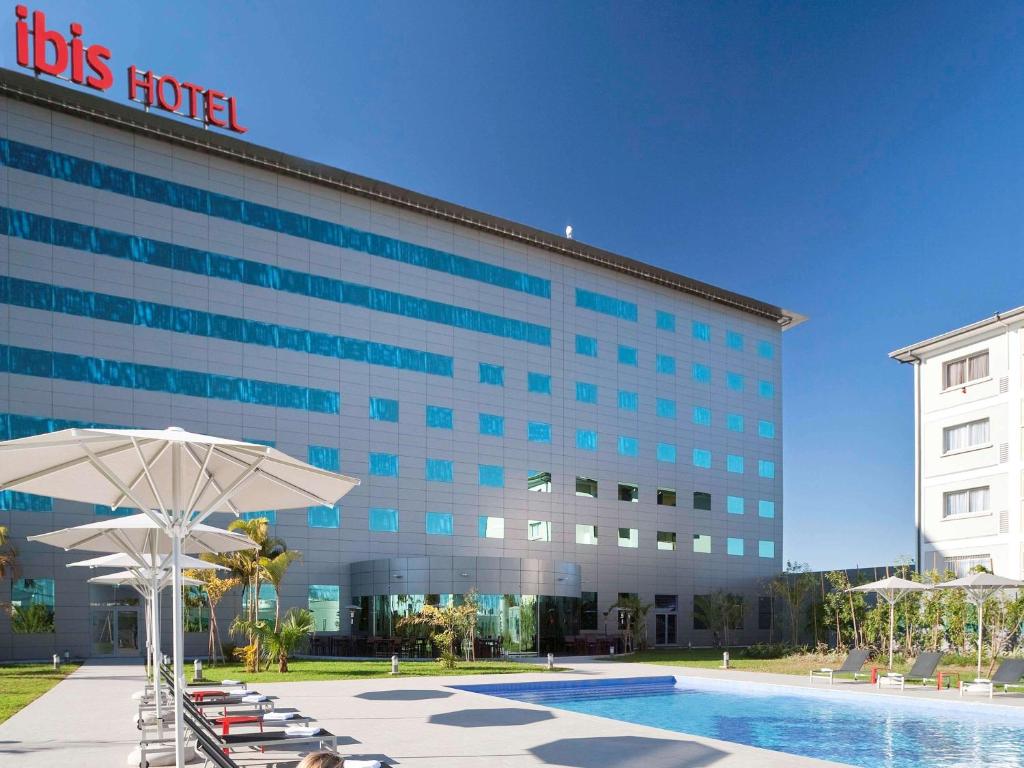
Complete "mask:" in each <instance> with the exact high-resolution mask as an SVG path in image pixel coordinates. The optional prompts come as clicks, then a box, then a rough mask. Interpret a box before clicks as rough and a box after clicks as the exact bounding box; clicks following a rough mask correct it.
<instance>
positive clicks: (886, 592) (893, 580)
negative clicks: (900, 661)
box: [849, 576, 928, 672]
mask: <svg viewBox="0 0 1024 768" xmlns="http://www.w3.org/2000/svg"><path fill="white" fill-rule="evenodd" d="M926 589H928V587H927V586H925V585H924V584H921V583H920V582H917V581H911V580H910V579H901V578H900V577H899V576H889V577H887V578H884V579H879V580H878V581H872V582H871V583H870V584H861V585H860V586H857V587H850V590H849V591H850V592H874V593H876V594H877V595H878V596H879V597H880V598H882V599H883V600H885V602H887V603H888V604H889V671H890V672H891V671H892V646H893V638H894V637H895V636H896V603H897V602H899V600H900V599H901V598H903V597H904V596H905V595H908V594H910V593H911V592H921V591H923V590H926Z"/></svg>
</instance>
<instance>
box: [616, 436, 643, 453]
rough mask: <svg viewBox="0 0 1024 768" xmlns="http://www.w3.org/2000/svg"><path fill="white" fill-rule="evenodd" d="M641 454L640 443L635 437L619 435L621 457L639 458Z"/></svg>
mask: <svg viewBox="0 0 1024 768" xmlns="http://www.w3.org/2000/svg"><path fill="white" fill-rule="evenodd" d="M639 454H640V443H639V441H638V440H637V439H636V438H635V437H626V436H624V435H619V455H620V456H638V455H639Z"/></svg>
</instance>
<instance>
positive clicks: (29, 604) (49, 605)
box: [9, 579, 56, 635]
mask: <svg viewBox="0 0 1024 768" xmlns="http://www.w3.org/2000/svg"><path fill="white" fill-rule="evenodd" d="M55 605H56V601H55V600H54V581H53V579H13V580H12V581H11V605H10V609H9V610H10V617H11V631H12V632H14V633H15V634H17V635H38V634H49V633H51V632H53V631H54V606H55Z"/></svg>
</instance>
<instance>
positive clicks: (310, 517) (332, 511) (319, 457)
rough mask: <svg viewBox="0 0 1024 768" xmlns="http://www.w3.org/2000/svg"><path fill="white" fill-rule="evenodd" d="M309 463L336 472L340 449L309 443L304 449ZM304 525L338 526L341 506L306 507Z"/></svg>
mask: <svg viewBox="0 0 1024 768" xmlns="http://www.w3.org/2000/svg"><path fill="white" fill-rule="evenodd" d="M306 457H307V459H308V460H309V463H310V464H312V465H313V466H314V467H319V468H320V469H327V470H330V471H331V472H337V471H338V470H339V469H340V466H341V451H339V450H338V449H337V448H331V447H328V446H326V445H311V446H309V447H308V448H307V450H306ZM306 525H308V526H309V527H310V528H340V527H341V507H340V506H339V505H335V506H333V507H307V508H306Z"/></svg>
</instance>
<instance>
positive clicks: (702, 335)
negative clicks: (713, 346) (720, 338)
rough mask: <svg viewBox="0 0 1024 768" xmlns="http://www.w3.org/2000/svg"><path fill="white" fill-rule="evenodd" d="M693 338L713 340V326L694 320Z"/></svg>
mask: <svg viewBox="0 0 1024 768" xmlns="http://www.w3.org/2000/svg"><path fill="white" fill-rule="evenodd" d="M693 338H695V339H697V340H698V341H711V326H710V325H708V324H707V323H702V322H700V321H698V320H694V321H693Z"/></svg>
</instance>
